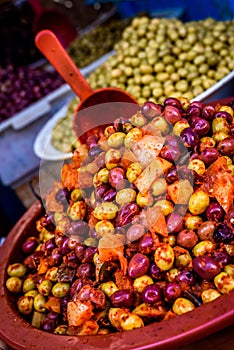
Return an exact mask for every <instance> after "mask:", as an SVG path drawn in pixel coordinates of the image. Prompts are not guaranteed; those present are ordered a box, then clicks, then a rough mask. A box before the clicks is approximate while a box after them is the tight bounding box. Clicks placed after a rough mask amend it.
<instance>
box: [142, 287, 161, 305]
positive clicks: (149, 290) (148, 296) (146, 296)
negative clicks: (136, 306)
mask: <svg viewBox="0 0 234 350" xmlns="http://www.w3.org/2000/svg"><path fill="white" fill-rule="evenodd" d="M141 297H142V299H143V301H144V302H145V303H146V304H149V305H155V304H156V303H158V302H159V301H160V300H161V298H162V290H161V288H160V286H159V285H158V284H149V285H148V286H146V287H145V288H144V290H143V292H142V294H141Z"/></svg>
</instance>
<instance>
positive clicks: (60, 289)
mask: <svg viewBox="0 0 234 350" xmlns="http://www.w3.org/2000/svg"><path fill="white" fill-rule="evenodd" d="M69 290H70V284H69V283H65V282H57V283H56V284H54V286H53V287H52V290H51V292H52V294H53V296H54V297H56V298H63V297H65V296H66V295H67V294H68V293H69Z"/></svg>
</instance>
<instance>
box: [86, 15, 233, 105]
mask: <svg viewBox="0 0 234 350" xmlns="http://www.w3.org/2000/svg"><path fill="white" fill-rule="evenodd" d="M114 49H115V54H114V55H113V56H111V57H109V59H108V60H107V61H106V62H105V63H104V64H102V66H100V67H98V68H97V69H96V70H95V71H94V72H92V73H91V74H90V76H89V77H88V82H89V83H90V85H91V86H92V87H93V88H100V87H106V86H115V87H119V88H121V89H124V90H126V91H128V92H129V93H130V94H132V95H133V96H134V97H135V98H136V99H137V100H138V101H139V103H140V104H142V103H144V101H145V100H146V99H147V100H149V99H151V100H153V101H155V102H160V103H162V102H163V101H164V99H165V98H166V97H169V96H171V97H179V96H181V95H183V96H185V97H187V98H189V99H193V98H194V97H196V96H198V95H199V94H200V93H202V92H203V91H204V90H206V89H208V88H210V87H211V86H212V85H214V84H215V83H216V82H217V81H219V80H220V79H222V78H223V77H224V76H226V75H227V74H228V73H230V72H231V71H232V70H233V69H234V20H229V21H215V20H214V19H212V18H208V19H205V20H201V21H191V22H187V23H183V22H181V21H180V20H178V19H166V18H162V19H158V18H152V19H150V18H148V17H145V16H144V17H136V18H134V19H133V20H132V22H131V24H130V25H129V26H128V27H127V28H126V29H125V30H124V32H123V35H122V40H121V41H120V42H119V43H118V44H116V45H115V47H114Z"/></svg>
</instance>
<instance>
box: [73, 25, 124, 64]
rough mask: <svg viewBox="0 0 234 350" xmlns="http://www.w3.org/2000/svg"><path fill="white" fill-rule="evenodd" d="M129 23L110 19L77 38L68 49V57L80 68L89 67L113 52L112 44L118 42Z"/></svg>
mask: <svg viewBox="0 0 234 350" xmlns="http://www.w3.org/2000/svg"><path fill="white" fill-rule="evenodd" d="M129 22H130V21H129V20H128V19H123V20H120V19H112V20H111V21H110V22H106V23H103V24H101V25H99V26H98V27H96V28H94V29H92V30H91V31H89V32H87V33H85V34H83V35H81V36H78V37H77V38H76V39H75V40H74V41H73V42H72V43H71V45H70V46H69V47H68V53H69V56H70V57H71V58H72V59H73V61H74V62H75V63H76V65H77V66H78V67H80V68H83V67H85V66H87V65H89V64H90V63H92V62H93V61H95V60H97V59H98V58H99V57H101V56H103V55H104V54H106V53H107V52H109V51H111V50H113V47H114V44H115V43H117V42H119V41H120V39H121V36H122V33H123V30H124V28H125V27H126V26H127V25H128V24H129Z"/></svg>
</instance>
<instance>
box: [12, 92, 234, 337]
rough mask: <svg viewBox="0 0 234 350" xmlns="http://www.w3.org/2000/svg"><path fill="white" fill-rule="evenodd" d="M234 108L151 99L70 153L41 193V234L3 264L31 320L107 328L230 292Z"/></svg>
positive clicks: (69, 328)
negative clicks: (48, 187) (18, 256)
mask: <svg viewBox="0 0 234 350" xmlns="http://www.w3.org/2000/svg"><path fill="white" fill-rule="evenodd" d="M233 103H234V101H231V102H230V103H229V104H228V105H224V106H222V105H220V104H216V105H215V106H212V105H207V106H203V105H202V104H201V103H200V102H192V103H190V101H189V100H188V99H187V98H179V99H178V98H177V99H176V98H173V97H170V98H167V99H166V100H165V101H164V103H163V104H160V103H154V102H152V101H147V102H145V103H144V104H143V105H142V107H140V106H139V111H138V112H137V113H136V114H134V115H133V116H132V117H131V118H129V119H126V118H125V117H124V111H123V116H120V117H119V118H117V119H115V120H114V122H113V123H112V124H110V125H109V126H108V127H106V128H105V130H104V131H101V130H100V132H99V133H96V134H93V135H91V136H89V137H88V138H87V140H86V143H85V144H82V145H81V146H79V148H77V149H76V150H75V151H74V153H73V159H72V161H71V162H68V163H66V164H64V165H63V167H62V170H61V182H56V183H55V184H54V187H53V189H52V190H51V192H50V193H49V194H47V195H46V198H45V199H46V213H45V215H43V216H42V217H41V218H40V219H39V220H37V221H36V222H35V227H36V229H37V231H38V236H37V237H29V238H27V240H26V241H25V242H23V244H22V253H23V255H24V258H23V259H22V261H18V262H12V263H11V264H10V265H9V266H8V267H7V271H6V272H7V276H8V277H7V279H6V287H7V289H8V291H9V293H11V294H12V296H13V295H15V307H16V309H17V310H18V311H19V313H20V314H21V315H22V317H24V318H25V320H27V321H28V322H30V323H31V324H32V325H33V326H34V327H36V328H39V329H41V330H43V331H46V332H50V333H55V334H61V335H95V334H99V335H101V334H108V333H113V332H118V331H119V332H121V331H128V330H132V329H136V328H140V327H144V326H147V325H149V324H152V323H154V322H161V321H163V320H164V321H166V320H167V319H168V318H171V317H179V316H180V315H181V314H184V313H187V312H193V310H194V309H195V308H197V307H200V306H201V305H202V304H205V303H209V302H212V301H213V300H215V299H216V298H219V297H222V295H223V294H226V293H230V292H231V291H233V289H234V223H233V217H234V205H233V192H234V191H233V190H234V181H233V178H234V164H233V157H234V136H233V132H234V129H233V117H234V109H233V108H234V105H233ZM12 300H13V298H12Z"/></svg>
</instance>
